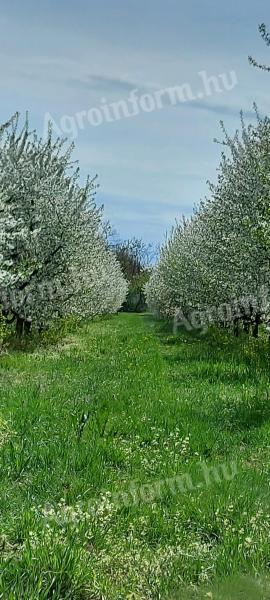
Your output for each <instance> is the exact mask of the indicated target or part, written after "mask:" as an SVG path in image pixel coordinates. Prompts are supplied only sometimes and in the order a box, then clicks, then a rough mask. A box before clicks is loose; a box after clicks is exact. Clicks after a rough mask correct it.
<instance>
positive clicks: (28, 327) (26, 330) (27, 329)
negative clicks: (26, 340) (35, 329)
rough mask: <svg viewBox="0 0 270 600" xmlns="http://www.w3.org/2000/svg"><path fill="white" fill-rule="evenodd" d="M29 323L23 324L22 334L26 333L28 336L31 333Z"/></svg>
mask: <svg viewBox="0 0 270 600" xmlns="http://www.w3.org/2000/svg"><path fill="white" fill-rule="evenodd" d="M31 325H32V323H31V321H25V323H24V332H25V333H26V335H29V334H30V332H31Z"/></svg>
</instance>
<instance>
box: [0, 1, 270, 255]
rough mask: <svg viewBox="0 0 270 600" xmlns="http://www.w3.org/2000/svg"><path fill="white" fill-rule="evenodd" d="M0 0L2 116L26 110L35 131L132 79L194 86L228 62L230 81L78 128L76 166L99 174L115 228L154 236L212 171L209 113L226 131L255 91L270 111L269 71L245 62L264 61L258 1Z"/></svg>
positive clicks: (214, 130) (187, 208) (213, 128)
mask: <svg viewBox="0 0 270 600" xmlns="http://www.w3.org/2000/svg"><path fill="white" fill-rule="evenodd" d="M1 9H2V10H1V16H0V34H1V35H0V40H1V42H0V63H1V65H0V66H1V79H2V87H1V96H0V108H1V111H0V112H1V121H5V120H6V119H7V117H8V116H10V114H11V113H12V112H14V111H15V110H19V111H21V112H24V111H25V110H29V111H30V115H31V123H32V124H33V126H34V127H36V128H37V129H38V130H39V132H40V133H42V132H43V127H44V118H45V115H46V114H48V113H49V114H50V115H51V116H52V118H53V119H54V120H55V123H56V124H59V123H60V120H61V117H62V116H63V115H69V116H72V115H75V114H76V113H77V112H79V111H81V110H89V109H91V108H92V107H98V106H99V105H100V102H101V99H102V98H103V99H105V100H106V102H108V103H110V102H115V101H117V100H122V99H125V98H126V97H127V96H128V94H129V93H130V91H131V90H133V89H137V90H138V93H139V94H144V93H147V92H148V93H153V90H158V89H163V88H167V87H171V86H176V85H182V84H184V83H188V84H189V85H190V86H191V88H192V89H193V90H194V89H195V90H196V89H197V88H198V81H199V76H198V73H199V72H200V71H205V72H206V73H207V75H208V76H211V75H216V76H218V75H219V74H222V73H230V71H234V72H235V73H236V76H237V84H236V85H235V86H234V87H233V89H231V90H226V89H224V90H223V91H222V93H220V94H218V93H214V94H212V95H209V96H206V97H203V98H201V99H200V100H193V101H191V102H185V103H179V104H178V105H176V106H172V105H171V104H170V103H168V104H167V105H166V106H164V108H162V109H161V110H155V111H153V112H149V113H146V112H143V111H140V112H139V114H138V115H137V116H134V117H132V118H123V119H121V120H118V121H115V122H112V123H107V122H103V123H102V124H101V125H100V126H98V127H94V126H92V125H91V124H89V123H88V124H86V126H85V127H84V129H83V130H81V131H79V134H78V137H77V139H76V140H75V143H76V150H75V156H76V158H78V159H79V161H80V164H81V168H82V174H83V175H86V173H90V174H93V175H94V174H95V173H98V175H99V183H100V188H99V191H98V196H97V202H98V203H99V204H101V203H104V204H105V215H106V217H108V218H109V219H110V221H111V223H112V224H113V226H114V227H115V229H116V230H117V231H118V233H119V236H120V237H122V238H127V237H130V236H133V235H136V236H138V237H143V238H144V239H145V240H146V241H151V242H154V243H158V242H160V241H162V240H163V239H164V235H165V233H166V231H169V230H170V228H171V226H172V225H173V223H174V221H175V218H177V217H178V218H179V217H180V216H181V214H183V213H184V214H189V213H190V212H191V211H192V207H193V206H194V204H196V203H197V202H199V200H200V198H202V197H203V196H204V195H205V194H206V193H207V184H206V181H207V179H210V180H213V179H215V176H216V168H217V166H218V162H219V154H220V147H219V146H218V145H216V144H214V143H213V139H214V138H215V137H220V128H219V120H220V119H222V120H224V122H225V124H226V127H227V129H228V130H229V131H230V132H232V131H234V130H235V129H236V128H237V127H238V125H239V111H240V109H243V110H244V112H245V113H246V115H247V120H250V119H252V118H253V116H252V113H251V111H252V104H253V102H254V101H255V102H256V103H257V104H258V107H259V110H260V111H261V112H262V113H263V114H265V113H266V114H268V113H269V88H270V74H268V73H264V72H261V71H257V70H256V69H253V68H251V67H250V66H249V64H248V61H247V56H248V55H249V54H253V55H254V56H255V57H256V58H257V59H258V60H260V61H262V62H269V63H270V48H269V49H268V48H266V46H265V45H264V43H263V42H262V40H261V39H260V37H259V35H258V32H257V26H258V24H259V23H261V22H263V21H264V22H265V23H266V24H269V26H270V10H269V2H267V1H266V0H257V2H256V3H255V2H254V1H253V2H251V0H245V1H244V0H240V1H238V2H235V0H234V1H232V0H227V1H226V2H217V1H216V0H215V1H214V0H204V1H203V2H200V1H199V0H196V1H195V0H189V2H182V1H181V0H167V1H166V2H164V0H162V1H161V0H144V1H142V0H113V1H112V0H106V1H105V0H99V1H98V0H95V1H92V0H88V1H87V0H77V1H76V2H74V1H72V2H71V0H65V1H64V0H58V1H57V2H55V1H54V2H53V1H52V0H47V1H46V2H44V3H42V4H41V3H37V2H34V1H32V0H24V2H23V3H22V2H19V1H18V0H13V1H12V2H10V1H9V2H7V1H6V0H2V3H1Z"/></svg>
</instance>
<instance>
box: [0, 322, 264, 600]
mask: <svg viewBox="0 0 270 600" xmlns="http://www.w3.org/2000/svg"><path fill="white" fill-rule="evenodd" d="M269 358H270V355H269V351H268V347H267V345H266V343H265V342H264V341H263V340H253V339H252V340H250V339H247V338H244V337H243V338H240V339H233V338H232V337H230V336H229V335H227V334H225V333H219V334H217V333H215V332H209V333H208V334H207V335H206V336H200V335H199V334H198V335H191V334H187V332H180V333H179V335H178V336H177V337H175V336H173V335H172V334H171V333H170V331H169V329H168V328H167V327H166V326H165V325H163V324H160V323H156V322H154V321H153V320H152V319H151V318H150V317H147V316H145V315H135V314H134V315H133V314H121V315H117V316H115V317H113V318H110V319H107V320H105V319H102V320H97V321H96V322H93V323H89V324H85V325H84V326H83V327H81V328H80V329H77V330H76V331H75V332H73V333H70V334H69V335H68V336H67V337H66V339H65V340H64V341H63V343H62V344H59V345H58V346H51V347H47V348H46V347H43V348H41V347H40V348H38V347H32V349H28V350H27V349H25V351H24V352H21V351H19V350H13V351H10V352H9V353H6V354H4V355H2V356H1V357H0V377H1V379H0V458H1V472H0V477H1V487H0V489H1V508H0V520H1V532H0V556H1V572H0V573H1V574H0V598H3V599H7V600H9V599H10V600H11V599H12V600H13V599H24V598H25V599H27V600H36V599H37V598H40V599H41V600H45V599H55V600H60V599H61V600H64V599H65V600H67V599H70V600H71V599H72V600H74V599H81V600H86V599H93V600H146V599H157V600H158V599H161V600H163V599H164V600H167V599H168V600H178V599H179V600H180V599H181V600H182V598H183V599H185V598H211V597H213V598H216V599H217V600H220V599H225V600H226V599H228V600H229V599H231V598H250V599H253V598H254V599H255V598H256V599H257V598H258V599H266V598H270V584H268V571H269V566H270V509H269V482H270V478H269V459H270V442H269V439H270V438H269V433H270V426H269V423H270V400H269V393H270V387H269ZM233 462H235V463H236V465H235V469H236V472H235V475H234V477H232V476H229V472H230V469H229V467H230V466H231V465H232V463H233ZM202 465H204V467H202ZM206 465H207V466H208V467H209V468H210V467H213V468H214V469H215V471H214V472H210V475H209V478H206V477H205V476H203V469H205V468H206ZM221 465H225V467H226V469H227V471H226V469H225V471H224V473H225V476H224V474H223V473H222V468H221ZM217 469H219V471H217ZM226 474H227V476H226ZM176 476H177V477H178V483H179V481H180V483H179V488H177V486H175V480H174V478H175V477H176ZM179 478H180V479H179ZM191 482H192V484H191ZM184 483H185V484H187V485H186V486H184ZM149 486H150V487H149ZM131 490H133V493H134V494H135V495H134V496H132V493H131ZM134 490H135V491H134Z"/></svg>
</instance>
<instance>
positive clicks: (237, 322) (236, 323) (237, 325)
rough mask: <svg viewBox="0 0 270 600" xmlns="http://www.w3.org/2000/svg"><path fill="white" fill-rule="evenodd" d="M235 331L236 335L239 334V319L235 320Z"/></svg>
mask: <svg viewBox="0 0 270 600" xmlns="http://www.w3.org/2000/svg"><path fill="white" fill-rule="evenodd" d="M233 333H234V335H235V336H236V337H238V336H239V321H238V319H235V320H234V322H233Z"/></svg>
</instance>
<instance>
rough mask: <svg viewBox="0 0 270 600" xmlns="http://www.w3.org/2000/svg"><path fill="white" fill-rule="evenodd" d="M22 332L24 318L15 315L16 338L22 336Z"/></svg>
mask: <svg viewBox="0 0 270 600" xmlns="http://www.w3.org/2000/svg"><path fill="white" fill-rule="evenodd" d="M23 332H24V320H23V319H22V318H21V317H17V321H16V335H17V337H18V338H21V337H22V336H23Z"/></svg>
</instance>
